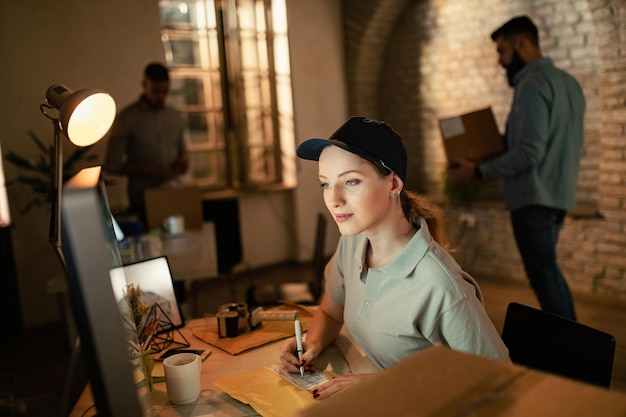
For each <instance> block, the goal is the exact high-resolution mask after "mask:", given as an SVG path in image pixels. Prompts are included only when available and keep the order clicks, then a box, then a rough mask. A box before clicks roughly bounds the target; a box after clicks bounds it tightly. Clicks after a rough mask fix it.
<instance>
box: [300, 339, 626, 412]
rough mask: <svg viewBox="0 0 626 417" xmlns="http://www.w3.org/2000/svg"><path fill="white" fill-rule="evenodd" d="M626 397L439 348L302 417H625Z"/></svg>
mask: <svg viewBox="0 0 626 417" xmlns="http://www.w3.org/2000/svg"><path fill="white" fill-rule="evenodd" d="M624 410H626V395H624V394H621V393H615V392H610V391H608V390H605V389H603V388H599V387H596V386H593V385H589V384H584V383H582V382H576V381H573V380H570V379H565V378H561V377H558V376H554V375H550V374H547V373H543V372H539V371H533V370H530V369H528V368H525V367H522V366H518V365H513V364H510V363H503V362H499V361H494V360H490V359H486V358H482V357H478V356H475V355H470V354H467V353H461V352H458V351H453V350H451V349H448V348H446V347H441V346H435V347H432V348H429V349H427V350H425V351H423V352H422V353H419V354H417V355H415V356H413V357H411V358H409V359H407V360H405V361H404V362H401V363H399V364H397V365H395V366H394V367H391V368H389V369H387V370H385V371H381V372H379V373H378V374H376V375H373V376H371V377H370V378H369V379H367V380H365V381H363V382H362V383H360V384H359V385H357V386H354V387H352V388H350V389H349V390H345V391H342V392H340V393H339V394H336V395H335V396H332V397H330V398H328V399H325V400H323V401H319V403H318V404H316V405H315V406H313V407H310V408H308V409H306V410H304V411H302V412H300V413H298V414H296V415H297V416H298V417H314V416H324V417H334V416H337V417H339V416H360V417H369V416H372V417H374V416H375V417H378V416H414V417H422V416H423V417H426V416H465V415H472V416H481V417H496V416H507V417H528V416H533V417H554V416H567V417H587V416H603V417H613V416H614V417H618V416H623V415H624Z"/></svg>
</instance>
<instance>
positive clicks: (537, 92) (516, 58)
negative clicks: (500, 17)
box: [448, 16, 585, 320]
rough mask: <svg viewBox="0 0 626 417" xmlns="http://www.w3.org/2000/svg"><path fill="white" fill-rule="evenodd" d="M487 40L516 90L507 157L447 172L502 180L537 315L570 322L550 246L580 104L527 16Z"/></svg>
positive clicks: (576, 145) (465, 179)
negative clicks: (539, 309)
mask: <svg viewBox="0 0 626 417" xmlns="http://www.w3.org/2000/svg"><path fill="white" fill-rule="evenodd" d="M491 39H492V40H493V41H494V42H495V43H496V47H497V52H498V56H499V63H500V65H501V66H502V67H504V68H505V69H506V71H507V77H508V81H509V85H510V86H511V87H513V88H514V89H515V92H514V97H513V104H512V106H511V112H510V113H509V117H508V120H507V124H506V132H505V140H506V145H507V151H506V152H505V153H504V154H502V155H501V156H499V157H497V158H495V159H492V160H490V161H487V162H483V163H481V164H474V163H472V162H470V161H465V160H455V161H451V162H452V164H451V166H450V168H449V170H448V173H449V176H450V178H451V180H452V181H453V182H454V183H456V184H473V183H476V182H478V181H481V180H486V179H490V178H496V177H502V178H504V199H505V203H506V208H507V209H508V210H510V212H511V224H512V226H513V232H514V235H515V240H516V243H517V247H518V249H519V252H520V255H521V257H522V261H523V263H524V268H525V270H526V275H527V276H528V279H529V281H530V284H531V286H532V287H533V289H534V291H535V294H536V295H537V298H538V299H539V303H540V304H541V307H542V309H543V310H545V311H549V312H551V313H554V314H558V315H560V316H563V317H566V318H569V319H572V320H576V313H575V310H574V304H573V301H572V296H571V293H570V290H569V287H568V285H567V282H566V280H565V278H564V277H563V274H562V273H561V270H560V268H559V266H558V264H557V259H556V245H557V242H558V236H559V231H560V228H561V226H562V224H563V219H564V217H565V214H566V212H567V210H570V209H572V208H574V207H575V204H576V182H577V178H578V171H579V164H580V156H581V153H582V148H583V136H584V135H583V119H584V112H585V98H584V96H583V93H582V89H581V87H580V85H579V83H578V82H577V81H576V80H575V79H574V78H573V77H572V76H571V75H569V74H567V73H566V72H565V71H562V70H560V69H558V68H555V67H554V65H553V63H552V60H551V59H550V58H545V57H543V56H542V53H541V49H540V47H539V35H538V31H537V27H536V26H535V24H534V23H533V22H532V21H531V20H530V19H529V18H528V17H526V16H520V17H516V18H513V19H511V20H510V21H508V22H507V23H505V24H504V25H503V26H501V27H500V28H499V29H497V30H496V31H495V32H493V34H492V35H491Z"/></svg>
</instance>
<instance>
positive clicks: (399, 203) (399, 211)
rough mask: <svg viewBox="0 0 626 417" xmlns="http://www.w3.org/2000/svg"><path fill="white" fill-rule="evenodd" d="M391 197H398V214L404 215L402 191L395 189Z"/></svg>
mask: <svg viewBox="0 0 626 417" xmlns="http://www.w3.org/2000/svg"><path fill="white" fill-rule="evenodd" d="M391 197H392V198H394V199H396V202H397V204H398V214H402V215H404V210H402V199H401V198H400V193H399V192H397V191H394V192H393V193H391Z"/></svg>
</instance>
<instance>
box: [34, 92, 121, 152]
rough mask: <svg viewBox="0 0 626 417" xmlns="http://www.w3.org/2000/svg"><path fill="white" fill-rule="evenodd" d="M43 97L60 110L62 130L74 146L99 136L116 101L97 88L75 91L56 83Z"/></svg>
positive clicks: (111, 117)
mask: <svg viewBox="0 0 626 417" xmlns="http://www.w3.org/2000/svg"><path fill="white" fill-rule="evenodd" d="M46 100H47V102H48V104H50V105H51V106H52V107H54V108H55V109H57V110H58V111H59V121H60V123H61V129H62V130H63V132H65V136H67V138H68V139H69V140H70V141H71V142H72V143H73V144H74V145H76V146H89V145H93V144H94V143H96V142H97V141H99V140H100V139H102V138H103V137H104V135H106V133H107V132H108V131H109V129H110V128H111V125H112V124H113V120H114V119H115V101H114V100H113V98H112V97H111V96H110V95H108V94H107V93H104V92H102V91H99V90H93V89H86V90H78V91H76V92H74V91H72V90H70V89H69V88H67V87H66V86H64V85H60V84H56V85H52V86H50V87H48V90H47V91H46Z"/></svg>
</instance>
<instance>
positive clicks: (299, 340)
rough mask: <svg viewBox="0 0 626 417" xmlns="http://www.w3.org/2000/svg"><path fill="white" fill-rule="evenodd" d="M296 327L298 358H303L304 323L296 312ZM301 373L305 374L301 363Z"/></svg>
mask: <svg viewBox="0 0 626 417" xmlns="http://www.w3.org/2000/svg"><path fill="white" fill-rule="evenodd" d="M293 324H294V326H295V328H296V350H297V352H298V360H300V361H301V360H302V352H303V349H302V323H300V318H299V316H298V314H296V319H295V320H294V322H293ZM300 375H301V376H304V366H302V365H300Z"/></svg>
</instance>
